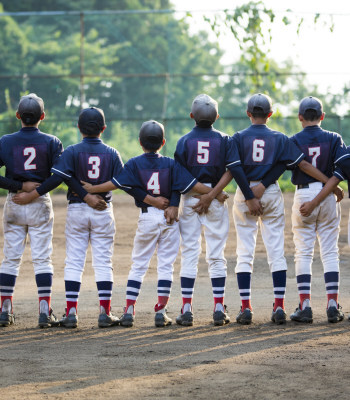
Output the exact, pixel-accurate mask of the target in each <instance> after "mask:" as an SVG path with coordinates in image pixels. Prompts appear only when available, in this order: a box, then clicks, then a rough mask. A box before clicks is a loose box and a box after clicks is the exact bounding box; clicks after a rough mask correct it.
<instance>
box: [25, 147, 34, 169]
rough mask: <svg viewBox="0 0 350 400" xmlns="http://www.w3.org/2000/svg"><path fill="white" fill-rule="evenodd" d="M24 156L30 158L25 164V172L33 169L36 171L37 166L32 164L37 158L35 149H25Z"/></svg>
mask: <svg viewBox="0 0 350 400" xmlns="http://www.w3.org/2000/svg"><path fill="white" fill-rule="evenodd" d="M23 155H24V156H29V157H28V158H27V159H26V161H25V162H24V170H25V171H29V170H31V169H36V164H32V162H33V160H34V158H35V157H36V150H35V147H26V148H24V149H23Z"/></svg>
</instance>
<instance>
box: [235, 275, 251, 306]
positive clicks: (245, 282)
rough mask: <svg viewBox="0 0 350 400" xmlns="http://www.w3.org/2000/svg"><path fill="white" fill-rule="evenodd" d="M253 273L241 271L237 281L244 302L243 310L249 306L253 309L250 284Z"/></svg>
mask: <svg viewBox="0 0 350 400" xmlns="http://www.w3.org/2000/svg"><path fill="white" fill-rule="evenodd" d="M251 278H252V274H251V273H250V272H239V273H238V274H237V283H238V290H239V296H240V298H241V302H242V310H245V309H246V308H249V309H250V310H252V305H251V302H250V298H251V296H250V285H251Z"/></svg>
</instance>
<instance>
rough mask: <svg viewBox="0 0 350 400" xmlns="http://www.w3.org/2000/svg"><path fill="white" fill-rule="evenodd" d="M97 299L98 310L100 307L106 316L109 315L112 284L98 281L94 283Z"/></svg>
mask: <svg viewBox="0 0 350 400" xmlns="http://www.w3.org/2000/svg"><path fill="white" fill-rule="evenodd" d="M96 285H97V291H98V298H99V300H100V310H101V311H103V310H102V307H103V309H104V311H105V313H106V314H107V315H109V313H110V311H111V301H112V289H113V282H108V281H100V282H96Z"/></svg>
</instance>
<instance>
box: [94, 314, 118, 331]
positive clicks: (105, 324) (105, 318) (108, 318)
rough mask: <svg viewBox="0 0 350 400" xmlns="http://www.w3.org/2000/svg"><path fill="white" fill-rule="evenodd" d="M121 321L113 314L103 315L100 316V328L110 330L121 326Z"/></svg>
mask: <svg viewBox="0 0 350 400" xmlns="http://www.w3.org/2000/svg"><path fill="white" fill-rule="evenodd" d="M119 323H120V319H119V318H118V317H116V316H114V315H113V314H112V313H111V312H110V313H109V314H106V313H101V314H100V315H99V316H98V327H99V328H110V327H111V326H116V325H119Z"/></svg>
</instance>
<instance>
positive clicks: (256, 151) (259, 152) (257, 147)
mask: <svg viewBox="0 0 350 400" xmlns="http://www.w3.org/2000/svg"><path fill="white" fill-rule="evenodd" d="M264 147H265V141H264V140H262V139H255V140H254V141H253V155H252V157H253V161H256V162H261V161H262V160H263V159H264V152H265V150H264Z"/></svg>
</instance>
